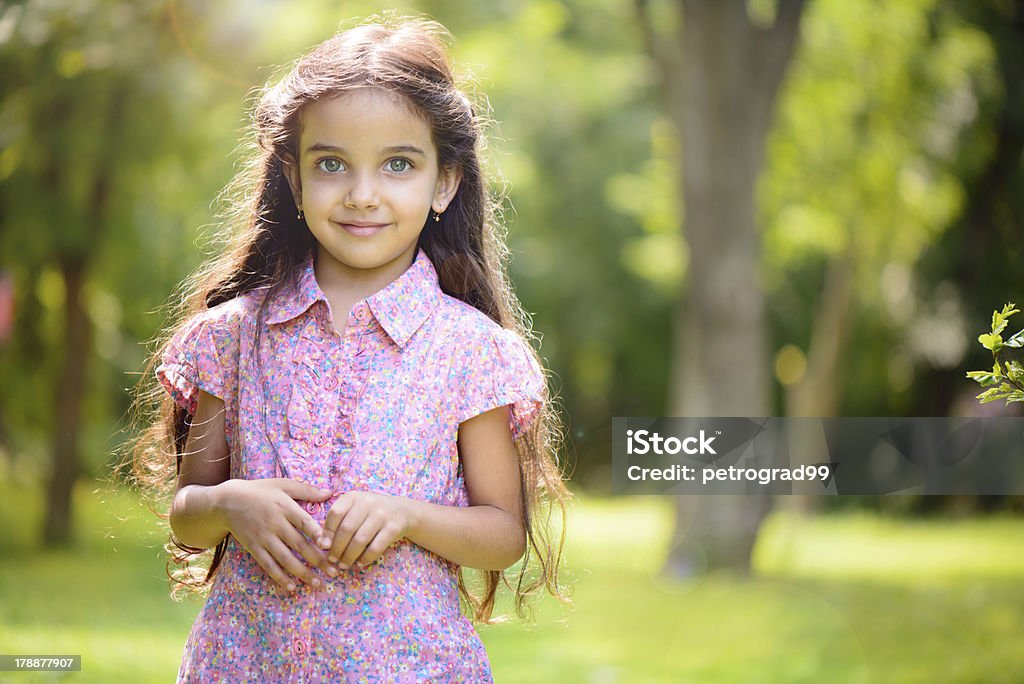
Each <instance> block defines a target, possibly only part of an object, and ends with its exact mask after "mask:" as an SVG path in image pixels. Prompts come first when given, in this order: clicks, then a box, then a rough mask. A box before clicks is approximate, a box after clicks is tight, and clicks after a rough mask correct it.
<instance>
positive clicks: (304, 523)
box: [285, 504, 324, 542]
mask: <svg viewBox="0 0 1024 684" xmlns="http://www.w3.org/2000/svg"><path fill="white" fill-rule="evenodd" d="M285 518H286V519H287V520H288V522H289V523H291V525H292V527H294V528H295V529H296V530H298V531H299V532H301V533H302V534H304V535H306V536H307V537H309V539H311V540H313V541H314V542H319V540H320V538H321V537H323V536H324V530H323V528H322V527H320V524H319V523H318V522H317V521H316V520H314V519H313V516H311V515H310V514H309V513H307V512H306V511H305V510H303V508H302V506H299V505H298V504H295V505H294V506H289V507H288V513H287V514H286V515H285Z"/></svg>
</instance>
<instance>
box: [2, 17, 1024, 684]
mask: <svg viewBox="0 0 1024 684" xmlns="http://www.w3.org/2000/svg"><path fill="white" fill-rule="evenodd" d="M390 7H396V8H399V9H402V10H404V11H407V12H413V13H425V14H428V15H430V16H432V17H434V18H436V19H438V20H440V21H441V22H442V23H444V24H445V25H446V26H447V27H448V28H449V29H450V30H451V31H452V33H453V34H454V36H455V42H454V44H453V47H452V50H453V56H454V58H455V61H456V62H457V63H458V65H460V66H461V67H463V68H464V70H465V71H467V72H471V73H472V79H471V82H472V83H473V84H474V85H473V86H472V89H473V90H474V91H476V92H478V93H479V94H480V95H481V96H483V95H485V96H486V97H487V99H488V100H489V102H490V107H491V110H492V115H493V117H494V119H495V120H496V124H495V125H494V126H493V127H492V129H491V130H490V137H491V145H490V154H489V156H490V164H491V166H492V168H493V169H494V172H495V176H496V178H501V179H502V180H498V181H496V186H495V188H496V190H502V189H505V190H507V200H506V201H505V202H504V211H503V217H504V222H505V223H506V224H507V225H508V227H509V244H510V247H511V249H512V252H513V255H512V262H511V271H512V277H513V280H514V281H515V284H516V288H517V292H518V294H519V296H520V298H521V300H522V301H523V303H524V306H525V308H526V309H527V310H528V311H529V312H531V313H532V314H533V322H534V326H535V328H536V330H537V331H538V332H539V333H540V334H541V335H542V344H541V346H540V352H541V356H542V357H544V359H545V360H546V362H547V364H548V365H549V367H550V368H551V369H552V371H553V373H554V378H555V389H556V390H557V391H558V393H559V395H560V397H561V403H562V406H563V408H564V417H565V420H566V424H567V436H568V438H569V439H568V443H567V450H566V453H565V455H564V457H565V459H566V462H567V464H568V468H569V469H570V470H571V471H572V482H571V484H572V488H573V489H574V491H576V492H577V493H578V494H579V501H578V503H577V504H575V505H574V506H573V510H572V513H571V515H570V520H569V525H570V527H569V546H568V550H567V570H568V572H569V574H570V575H571V577H572V578H573V582H572V583H573V585H574V587H575V600H576V608H575V609H574V610H566V609H563V608H561V607H560V606H559V605H558V604H557V603H555V602H553V601H551V600H547V601H541V602H540V604H539V605H538V610H537V623H536V625H535V626H530V625H525V626H524V625H518V624H515V623H513V624H507V625H501V626H495V627H486V628H484V629H483V630H482V632H483V634H484V638H485V641H486V642H487V645H488V649H489V651H490V653H491V656H492V662H493V666H494V669H495V674H496V676H497V680H498V681H499V682H537V681H569V682H577V681H578V682H595V683H611V682H733V681H735V682H818V681H839V682H878V681H892V682H917V681H929V682H931V681H944V682H1016V681H1024V583H1022V582H1021V579H1022V578H1024V534H1022V533H1024V518H1022V517H1021V511H1022V510H1024V505H1022V501H1021V497H974V498H971V497H914V496H900V497H836V498H831V499H827V500H826V499H803V498H796V497H788V498H782V499H780V500H778V501H775V502H771V501H767V502H765V501H761V502H754V503H753V504H751V503H750V502H734V501H729V500H723V501H716V502H714V503H713V504H712V503H707V502H700V503H699V506H698V508H700V506H704V507H705V509H707V510H706V511H705V513H704V514H703V517H702V514H701V512H700V510H697V511H694V510H693V508H692V506H693V504H692V502H691V503H690V504H687V503H684V502H676V501H673V500H670V499H667V498H641V497H631V498H624V497H614V496H612V495H611V492H610V456H611V451H610V444H609V437H610V421H611V417H612V416H616V415H618V416H621V415H668V414H671V413H684V412H685V413H689V414H691V415H699V414H701V413H707V414H718V415H730V414H732V415H737V414H738V415H822V416H825V415H840V416H841V415H893V416H902V415H908V416H913V415H921V416H943V415H982V414H983V413H984V412H987V413H988V414H1005V413H1007V412H1009V411H1012V409H1005V408H1002V407H999V406H996V405H987V406H985V407H980V406H979V405H978V404H977V402H976V400H975V399H974V396H975V395H976V394H977V393H978V391H979V389H978V387H977V385H975V384H974V383H973V382H971V381H969V380H967V379H966V378H965V377H964V374H965V372H966V371H967V370H974V369H978V368H985V367H987V365H988V364H987V363H986V362H988V363H990V362H991V361H990V359H989V354H988V352H986V351H985V350H984V349H982V348H981V347H980V345H978V344H977V343H976V342H975V338H976V336H977V334H978V333H980V332H984V331H987V329H988V319H989V317H990V316H991V312H992V310H993V309H996V308H1000V307H1001V306H1002V304H1003V303H1005V302H1007V301H1017V302H1020V301H1022V280H1021V274H1024V243H1022V241H1021V239H1020V235H1021V231H1022V225H1021V224H1022V219H1021V217H1022V216H1024V192H1021V191H1022V190H1024V184H1022V171H1024V163H1022V159H1024V2H1019V1H1015V0H977V1H968V0H886V1H882V0H878V1H871V0H862V1H858V2H850V1H848V0H810V1H809V2H806V3H800V2H791V1H789V0H778V1H773V0H748V1H747V2H741V1H740V0H728V1H726V2H714V1H712V0H685V1H683V0H679V1H676V2H670V1H668V0H573V1H562V2H556V1H553V0H543V1H542V0H505V1H499V0H494V1H483V2H478V3H456V2H449V1H437V2H420V3H413V4H406V5H385V4H381V3H374V2H342V3H339V2H328V1H326V0H320V1H314V0H308V1H307V0H303V1H296V0H293V1H288V2H285V1H284V0H247V1H242V0H224V1H222V2H217V3H205V2H200V1H199V0H183V1H175V0H167V1H164V2H155V1H146V0H135V1H132V2H128V1H117V0H106V1H105V0H46V1H43V0H37V1H34V2H0V83H2V88H0V378H2V380H0V382H2V385H0V514H2V516H3V518H2V523H0V653H32V652H35V653H82V654H83V656H84V661H85V664H84V667H83V671H82V672H81V673H74V674H69V675H65V676H63V677H62V676H59V675H53V676H47V675H45V674H38V675H29V674H24V673H18V674H12V673H0V681H58V680H61V681H63V680H65V679H66V680H68V681H76V680H81V681H96V682H100V681H120V680H131V681H167V680H169V679H171V678H173V676H174V673H175V668H176V666H177V662H178V659H179V658H180V653H181V648H182V647H183V645H184V641H185V637H186V634H187V631H188V628H189V625H190V624H191V620H192V617H193V616H194V615H195V613H196V611H197V610H198V604H190V603H183V604H178V603H173V602H172V601H170V599H169V598H168V597H167V584H166V579H165V578H164V576H163V558H162V555H161V551H160V549H159V546H160V544H161V543H162V540H163V538H164V535H165V531H163V530H162V529H161V528H160V527H159V524H158V523H159V521H158V520H157V519H156V517H155V516H154V515H153V514H152V513H150V512H149V511H147V510H146V509H145V508H144V507H142V506H141V505H140V504H139V502H138V500H137V497H136V495H135V494H133V493H132V492H130V491H128V490H127V489H125V488H123V487H119V486H117V485H116V484H112V483H111V477H112V472H113V467H114V464H115V462H116V458H117V457H116V456H115V454H116V453H117V450H118V449H119V448H120V446H121V445H122V444H123V443H124V441H125V440H126V439H127V438H128V437H129V433H130V429H131V425H130V422H129V420H128V415H127V412H128V408H129V404H130V400H131V395H130V390H131V388H132V387H133V386H134V385H135V383H136V382H137V381H138V378H139V373H140V372H141V369H142V366H143V364H144V361H145V358H146V354H147V341H149V340H150V339H152V337H153V336H154V335H155V334H156V333H157V332H158V331H159V329H160V328H161V326H163V325H165V324H166V321H165V320H164V319H163V317H162V316H163V312H164V305H165V304H166V303H167V302H168V297H169V296H170V293H171V292H172V291H173V289H174V287H175V286H176V285H177V284H178V283H179V282H180V281H181V279H182V278H184V277H185V275H187V274H188V273H189V272H190V271H191V270H192V269H193V268H194V267H196V266H197V265H198V264H199V263H200V261H201V260H202V259H203V257H204V255H206V254H209V253H211V252H212V251H213V250H215V249H216V245H215V244H212V243H211V242H210V240H209V238H210V237H211V235H212V233H213V232H214V228H215V211H216V209H217V203H216V201H215V200H216V197H217V194H218V192H219V191H220V189H221V188H223V187H224V185H225V184H226V183H227V181H228V180H229V179H230V177H231V175H232V174H233V172H234V170H235V168H236V164H237V163H238V162H239V159H240V148H239V141H240V137H241V135H242V131H243V128H244V126H245V125H246V116H247V114H246V112H247V106H248V105H249V104H251V102H252V97H253V92H254V91H253V89H254V88H257V87H259V86H261V85H262V84H263V83H265V82H266V81H267V79H269V78H271V77H272V76H273V75H274V74H275V73H279V71H278V70H277V69H276V66H277V65H284V64H287V63H288V62H289V61H291V60H293V59H294V58H296V57H297V56H298V55H299V54H300V53H301V52H302V51H304V50H305V49H307V48H308V47H310V46H312V45H313V44H315V43H317V42H319V41H321V40H323V39H324V38H326V37H328V36H329V35H331V34H332V33H333V32H334V31H335V30H336V28H337V27H338V25H339V23H340V22H342V21H344V20H349V19H352V18H355V17H362V16H366V15H368V14H371V13H373V12H378V11H381V10H384V9H387V8H390ZM499 174H500V176H499ZM719 274H724V275H723V276H722V277H721V278H719ZM736 283H743V284H744V285H742V286H739V285H735V284H736ZM733 287H737V288H738V289H736V290H733V289H730V288H733ZM695 349H697V350H699V351H700V353H703V354H706V357H702V356H701V355H700V354H698V353H696V352H694V350H695ZM695 354H696V356H695ZM706 368H711V369H720V370H721V373H720V375H719V376H715V375H711V376H709V375H708V374H707V371H706ZM716 377H717V378H718V380H717V381H716ZM982 409H984V411H983V410H982ZM705 499H711V497H705ZM761 504H767V505H761ZM769 508H770V510H769ZM707 511H711V512H710V513H708V512H707ZM728 511H739V513H738V515H739V517H738V518H737V519H738V520H743V521H745V522H743V523H737V524H736V525H735V526H734V527H735V531H736V535H737V536H738V537H739V538H740V540H741V543H740V544H739V547H740V550H739V551H735V550H731V551H729V550H726V551H722V550H716V549H715V546H716V540H717V539H720V538H723V537H725V536H728V535H726V534H724V533H722V532H721V531H715V528H714V526H713V525H711V526H708V527H707V529H706V530H705V531H703V532H702V529H704V528H702V525H701V523H702V521H703V522H707V520H708V519H709V516H711V518H713V519H716V520H731V518H729V517H728V516H727V513H728ZM730 514H731V513H730ZM707 530H711V531H710V532H709V531H707ZM702 534H703V535H704V536H703V537H702V536H701V535H702ZM744 539H745V540H746V542H745V543H743V540H744ZM695 550H696V551H695Z"/></svg>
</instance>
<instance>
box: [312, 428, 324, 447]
mask: <svg viewBox="0 0 1024 684" xmlns="http://www.w3.org/2000/svg"><path fill="white" fill-rule="evenodd" d="M313 444H315V445H317V446H318V447H322V446H323V445H324V444H327V435H325V434H324V433H322V432H321V433H320V434H319V435H317V436H316V437H315V438H314V439H313Z"/></svg>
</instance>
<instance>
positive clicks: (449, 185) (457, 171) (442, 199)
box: [430, 166, 462, 214]
mask: <svg viewBox="0 0 1024 684" xmlns="http://www.w3.org/2000/svg"><path fill="white" fill-rule="evenodd" d="M461 182H462V168H461V167H458V166H452V167H449V168H446V169H441V171H440V173H438V174H437V188H436V190H435V191H434V201H433V202H432V203H431V205H430V208H431V209H433V210H434V211H435V212H437V213H438V214H440V213H443V212H444V210H445V209H447V208H448V205H449V204H450V203H451V201H452V198H453V197H455V193H456V192H458V190H459V183H461Z"/></svg>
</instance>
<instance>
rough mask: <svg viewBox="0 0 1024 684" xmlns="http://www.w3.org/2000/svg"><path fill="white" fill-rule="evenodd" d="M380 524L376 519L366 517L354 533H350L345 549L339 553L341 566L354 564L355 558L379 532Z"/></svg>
mask: <svg viewBox="0 0 1024 684" xmlns="http://www.w3.org/2000/svg"><path fill="white" fill-rule="evenodd" d="M381 527H382V525H381V524H380V523H378V522H377V521H376V520H373V519H371V518H367V519H366V520H365V521H364V522H363V524H362V525H360V526H359V529H358V530H356V533H355V534H353V535H352V539H351V540H349V543H348V546H347V547H345V551H344V552H343V553H342V554H341V563H339V565H341V566H342V567H352V566H353V565H355V562H356V559H358V558H359V556H361V555H362V554H363V551H365V550H366V547H367V546H368V545H369V544H370V542H372V541H373V538H374V537H376V536H377V534H378V533H379V532H380V529H381Z"/></svg>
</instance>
